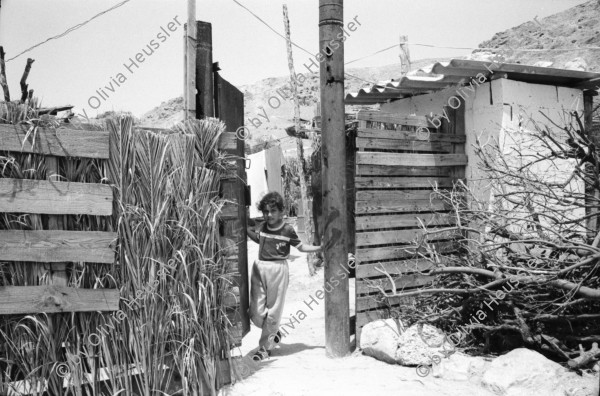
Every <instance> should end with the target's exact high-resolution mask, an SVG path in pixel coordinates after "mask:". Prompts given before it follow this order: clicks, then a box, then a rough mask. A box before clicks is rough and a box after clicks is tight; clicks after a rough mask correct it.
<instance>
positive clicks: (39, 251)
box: [0, 230, 117, 264]
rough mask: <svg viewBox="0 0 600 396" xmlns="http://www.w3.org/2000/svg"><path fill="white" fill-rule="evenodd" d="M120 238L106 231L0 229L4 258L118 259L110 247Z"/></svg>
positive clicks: (45, 260) (0, 252) (0, 258)
mask: <svg viewBox="0 0 600 396" xmlns="http://www.w3.org/2000/svg"><path fill="white" fill-rule="evenodd" d="M116 238H117V234H116V233H114V232H104V231H63V230H43V231H5V230H0V261H36V262H43V263H51V262H64V261H73V262H80V261H82V262H87V263H106V264H110V263H113V262H114V257H115V253H114V251H113V249H112V248H111V247H110V246H111V244H112V243H113V241H115V240H116Z"/></svg>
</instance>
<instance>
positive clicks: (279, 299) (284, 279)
mask: <svg viewBox="0 0 600 396" xmlns="http://www.w3.org/2000/svg"><path fill="white" fill-rule="evenodd" d="M289 280H290V273H289V267H288V262H287V260H277V261H263V260H255V261H254V265H253V266H252V275H251V277H250V319H251V320H252V323H254V325H255V326H257V327H259V328H261V329H262V334H261V336H260V340H259V341H258V345H259V347H263V346H264V347H265V348H266V349H267V350H270V349H271V348H272V347H273V337H274V336H275V334H276V333H277V330H279V324H280V323H281V315H282V314H283V306H284V304H285V293H286V292H287V288H288V283H289Z"/></svg>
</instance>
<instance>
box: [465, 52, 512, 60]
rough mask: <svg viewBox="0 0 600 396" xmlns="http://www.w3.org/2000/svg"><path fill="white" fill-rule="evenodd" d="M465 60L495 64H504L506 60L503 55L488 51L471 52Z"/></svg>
mask: <svg viewBox="0 0 600 396" xmlns="http://www.w3.org/2000/svg"><path fill="white" fill-rule="evenodd" d="M467 59H470V60H476V61H483V62H497V63H503V62H506V58H505V57H504V55H502V54H497V53H495V52H492V51H488V50H475V51H473V53H471V54H470V55H469V56H467Z"/></svg>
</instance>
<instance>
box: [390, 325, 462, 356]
mask: <svg viewBox="0 0 600 396" xmlns="http://www.w3.org/2000/svg"><path fill="white" fill-rule="evenodd" d="M420 326H421V325H419V324H414V325H412V326H410V327H409V328H408V329H406V331H404V332H403V333H402V334H401V335H400V337H399V338H398V349H397V350H396V362H397V363H398V364H401V365H403V366H418V365H421V364H422V365H431V364H433V363H434V362H435V361H437V360H438V358H436V359H433V357H434V356H435V355H437V356H438V357H439V358H443V356H444V353H447V352H450V351H454V346H453V345H452V344H450V343H449V342H447V341H446V340H445V338H446V335H445V334H444V332H442V331H441V330H439V329H437V328H436V327H434V326H430V325H428V324H424V325H422V329H419V327H420Z"/></svg>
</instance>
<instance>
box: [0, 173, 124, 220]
mask: <svg viewBox="0 0 600 396" xmlns="http://www.w3.org/2000/svg"><path fill="white" fill-rule="evenodd" d="M112 200H113V195H112V188H111V187H110V186H109V185H106V184H95V183H72V182H58V181H46V180H26V179H0V212H8V213H37V214H56V215H59V214H85V215H94V216H110V215H112Z"/></svg>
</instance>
